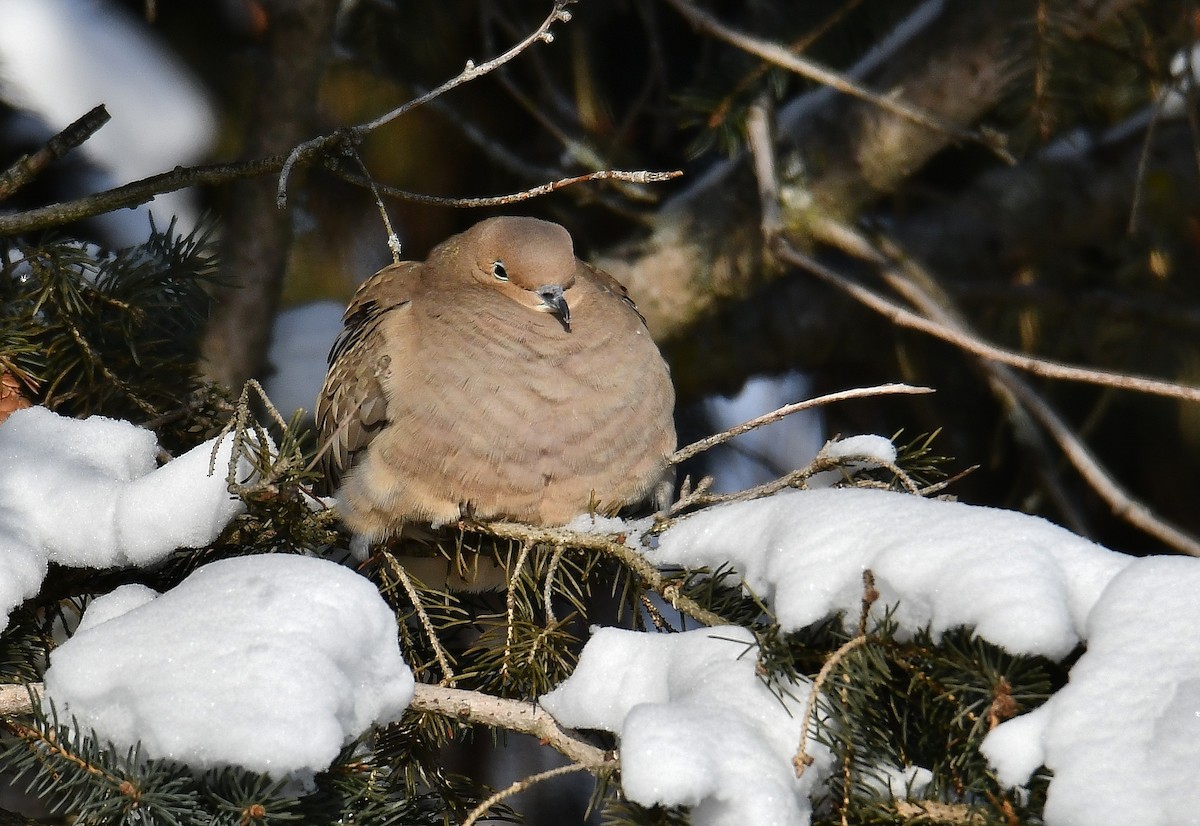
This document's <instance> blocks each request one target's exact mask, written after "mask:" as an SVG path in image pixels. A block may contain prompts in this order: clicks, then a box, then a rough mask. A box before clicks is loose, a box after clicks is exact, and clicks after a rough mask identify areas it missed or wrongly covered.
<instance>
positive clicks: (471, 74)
mask: <svg viewBox="0 0 1200 826" xmlns="http://www.w3.org/2000/svg"><path fill="white" fill-rule="evenodd" d="M573 2H574V0H555V2H554V8H553V9H552V10H551V12H550V14H549V15H548V16H547V17H546V19H545V20H543V21H542V23H541V25H540V26H538V27H537V28H536V29H535V30H534V31H533V32H532V33H531V34H529V35H528V36H527V37H525V38H524V39H523V40H521V42H519V43H517V45H515V46H513V47H512V48H511V49H509V50H508V51H506V52H504V53H503V54H501V55H499V56H497V57H494V58H492V59H491V60H488V61H486V62H485V63H481V64H479V65H478V66H476V65H475V64H474V63H473V62H472V61H469V60H468V61H467V65H466V67H465V68H464V69H463V70H462V71H461V72H459V73H458V74H457V75H455V76H454V77H452V78H451V79H450V80H447V81H446V82H445V83H443V84H442V85H440V86H438V87H436V88H434V89H430V90H429V91H428V92H426V93H425V94H423V95H418V96H417V97H415V98H413V99H412V100H410V101H408V102H407V103H404V104H402V105H401V106H398V107H396V108H395V109H393V110H391V111H390V112H385V113H384V114H382V115H380V116H379V117H377V118H375V119H374V120H370V121H367V122H366V123H360V124H358V125H357V126H351V127H348V128H345V129H339V130H338V131H337V132H334V133H332V134H329V135H322V136H320V137H318V138H313V139H312V140H309V141H305V142H304V143H302V144H300V145H299V146H297V147H296V148H295V149H293V150H292V151H291V153H289V154H288V156H287V160H285V161H284V163H283V167H282V169H280V171H279V186H278V187H277V189H276V196H275V197H276V203H277V205H278V206H279V208H280V209H282V208H284V207H285V206H287V184H288V178H289V177H290V176H291V174H292V170H293V169H294V168H295V167H296V165H297V164H300V163H305V162H307V161H309V160H310V159H311V158H312V157H313V156H314V155H316V154H317V153H318V152H320V151H322V150H324V149H326V148H327V147H329V146H331V145H332V144H334V143H337V142H340V141H346V142H348V143H350V144H351V145H354V144H357V143H358V142H359V141H361V140H362V139H363V138H364V137H365V136H366V135H368V134H370V133H371V132H373V131H375V130H376V129H378V128H379V127H381V126H383V125H385V124H387V123H391V122H392V121H393V120H395V119H396V118H398V117H400V116H401V115H404V114H406V113H408V112H410V111H412V110H413V109H415V108H417V107H418V106H421V105H422V104H424V103H428V102H429V101H430V100H433V99H434V98H436V97H440V96H441V95H444V94H445V93H446V92H449V91H450V90H451V89H454V88H455V87H457V86H461V85H463V84H464V83H470V82H471V81H473V80H476V79H477V78H480V77H483V76H484V75H486V74H487V73H489V72H492V71H495V70H496V69H498V68H500V67H501V66H503V65H504V64H505V63H507V62H508V61H510V60H512V59H513V58H514V57H516V56H517V55H519V54H520V53H521V52H523V51H525V50H526V49H528V48H529V47H530V46H532V45H533V44H534V43H538V42H543V43H550V42H551V41H553V40H554V35H553V34H551V32H550V27H551V26H552V25H553V24H555V23H558V22H563V23H566V22H568V21H569V20H570V19H571V13H570V12H569V11H567V6H569V5H571V4H572V3H573Z"/></svg>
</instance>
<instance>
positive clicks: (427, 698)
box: [0, 683, 617, 772]
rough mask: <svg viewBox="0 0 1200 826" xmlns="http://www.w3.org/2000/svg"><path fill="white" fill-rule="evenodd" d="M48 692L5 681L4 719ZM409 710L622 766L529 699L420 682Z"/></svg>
mask: <svg viewBox="0 0 1200 826" xmlns="http://www.w3.org/2000/svg"><path fill="white" fill-rule="evenodd" d="M44 692H45V688H44V686H43V685H42V683H29V684H27V685H0V717H11V716H14V715H18V714H29V713H30V712H32V711H33V703H32V702H31V701H30V694H32V695H33V696H34V697H37V698H41V697H42V695H43V694H44ZM409 708H410V709H412V710H413V711H423V712H427V713H429V714H437V715H439V716H441V717H446V718H448V719H451V720H457V721H459V722H466V723H479V724H481V725H485V726H492V727H494V728H502V729H505V730H507V731H516V732H520V733H522V734H531V735H533V736H534V737H536V738H538V740H540V741H541V742H543V743H545V744H546V745H548V746H550V747H551V748H553V749H554V750H555V751H557V752H558V753H559V754H561V755H563V756H564V757H566V758H567V759H569V760H571V761H573V762H575V763H577V764H579V765H580V766H582V767H583V768H585V769H587V770H588V771H591V772H601V771H612V770H613V769H615V768H616V767H617V758H616V755H614V754H612V753H610V752H606V751H604V750H602V749H599V748H597V747H595V746H593V745H591V744H590V743H587V742H585V741H583V740H581V739H579V738H577V737H575V736H573V735H572V734H571V733H569V732H568V731H566V730H564V729H563V728H562V727H561V726H559V725H558V723H556V722H555V721H554V718H553V717H551V716H550V714H549V713H548V712H547V711H545V710H544V709H542V708H541V707H540V706H538V705H537V704H535V703H530V702H529V701H528V700H508V699H504V698H502V697H493V696H492V695H490V694H481V693H480V692H477V691H465V690H463V689H459V688H448V687H446V686H440V685H428V684H426V683H417V685H416V688H415V691H414V693H413V699H412V702H411V703H410V704H409Z"/></svg>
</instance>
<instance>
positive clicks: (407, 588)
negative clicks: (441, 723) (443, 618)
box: [382, 550, 457, 685]
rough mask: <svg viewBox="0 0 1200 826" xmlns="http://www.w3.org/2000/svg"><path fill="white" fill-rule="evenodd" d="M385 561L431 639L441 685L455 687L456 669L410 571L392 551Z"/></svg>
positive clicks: (388, 553)
mask: <svg viewBox="0 0 1200 826" xmlns="http://www.w3.org/2000/svg"><path fill="white" fill-rule="evenodd" d="M382 555H383V559H384V561H385V562H386V563H387V566H388V568H389V569H390V570H391V572H392V573H393V574H394V575H395V577H396V579H398V580H400V585H401V587H403V588H404V593H406V594H407V595H408V600H409V602H411V603H412V606H413V610H414V611H416V614H417V621H418V622H420V623H421V628H422V629H423V630H424V631H425V635H426V636H427V637H429V644H430V645H431V646H433V654H434V656H435V657H437V661H438V667H439V668H441V669H442V680H441V685H453V684H454V681H455V680H456V679H457V678H456V677H455V676H454V669H453V668H451V667H450V657H449V655H447V654H446V650H445V649H444V648H443V647H442V643H441V641H440V640H439V639H438V635H437V631H436V630H435V629H434V627H433V622H432V621H431V620H430V619H429V614H427V613H425V606H424V605H423V604H422V603H421V596H420V594H418V593H417V589H416V586H414V585H413V583H412V578H411V577H409V575H408V571H406V570H404V566H403V565H401V564H400V561H399V560H398V559H396V557H395V556H394V555H393V554H392V552H391V551H388V550H384V551H382Z"/></svg>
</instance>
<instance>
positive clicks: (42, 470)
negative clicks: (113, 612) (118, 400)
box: [0, 407, 251, 617]
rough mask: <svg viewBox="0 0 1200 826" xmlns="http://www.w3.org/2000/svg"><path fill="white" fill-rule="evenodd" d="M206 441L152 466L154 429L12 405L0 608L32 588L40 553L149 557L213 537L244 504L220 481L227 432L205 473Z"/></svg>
mask: <svg viewBox="0 0 1200 826" xmlns="http://www.w3.org/2000/svg"><path fill="white" fill-rule="evenodd" d="M214 443H215V440H210V441H208V442H205V443H204V444H202V445H200V446H198V447H196V448H193V449H192V450H191V451H189V452H187V453H185V454H184V455H183V456H180V457H179V458H177V459H174V460H172V461H171V462H168V463H167V464H166V465H164V466H162V467H157V460H156V457H157V455H158V443H157V440H156V438H155V436H154V434H153V433H152V432H151V431H149V430H145V429H143V428H140V427H137V426H135V425H133V424H130V423H129V422H123V421H117V420H114V419H107V418H104V417H101V416H93V417H91V418H89V419H85V420H82V421H81V420H76V419H69V418H65V417H62V416H58V415H56V414H54V413H52V412H51V411H49V410H47V409H45V408H43V407H30V408H27V409H25V410H18V411H16V412H15V413H13V414H12V416H10V417H9V418H8V420H7V421H6V422H5V423H4V424H3V425H2V426H0V613H2V614H3V616H5V617H7V616H8V614H9V613H10V612H11V611H12V609H13V608H15V607H16V606H17V605H19V604H20V603H21V602H22V601H23V600H25V599H28V598H29V597H32V596H34V595H35V594H36V593H37V591H38V588H39V587H40V585H41V581H42V578H43V577H44V576H45V574H46V566H47V563H48V562H55V563H58V564H60V565H68V566H73V567H86V568H107V567H113V566H126V565H148V564H151V563H153V562H157V561H158V560H160V559H162V558H163V557H165V556H166V555H167V554H169V553H170V552H172V551H174V550H176V549H177V548H185V547H187V548H196V547H202V546H204V545H207V544H208V543H210V542H212V541H213V540H214V539H216V538H217V536H218V535H219V534H220V532H221V531H222V530H223V529H224V527H225V525H227V524H228V523H229V521H230V520H231V519H233V517H234V516H236V515H237V514H238V513H240V512H241V511H242V509H243V507H244V506H243V503H242V501H241V500H240V499H239V498H237V497H236V496H234V495H232V494H230V493H229V491H228V489H227V486H226V480H225V476H226V468H227V466H228V463H229V454H230V450H232V439H228V438H227V439H225V440H224V441H223V442H222V444H221V446H220V449H219V450H218V451H217V459H216V471H215V472H214V473H213V474H212V475H211V476H210V475H209V473H208V468H209V461H210V459H211V456H212V453H213V445H214ZM250 472H251V468H250V466H249V464H248V463H246V462H245V461H244V460H243V461H241V462H240V465H239V476H240V478H241V479H245V478H246V477H247V475H248V474H249V473H250Z"/></svg>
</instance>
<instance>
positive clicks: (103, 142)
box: [0, 0, 217, 246]
mask: <svg viewBox="0 0 1200 826" xmlns="http://www.w3.org/2000/svg"><path fill="white" fill-rule="evenodd" d="M0 64H2V65H3V67H4V71H3V72H2V73H0V82H2V86H0V95H2V96H3V97H4V98H5V99H6V100H8V101H10V102H11V103H14V104H15V105H17V106H20V107H23V108H25V109H27V110H29V111H31V112H33V113H35V114H36V115H37V116H38V117H40V118H41V119H42V120H43V121H45V123H46V124H47V125H48V126H49V127H50V128H51V130H53V131H54V132H57V131H59V130H61V129H63V128H65V127H66V126H67V125H68V124H70V123H71V122H72V121H74V120H76V119H77V118H79V117H81V116H82V115H83V114H85V113H86V112H87V111H88V110H90V109H91V108H92V107H94V106H96V105H97V104H100V103H103V104H105V106H106V107H107V109H108V112H109V114H110V115H112V120H110V121H109V122H108V123H106V124H105V125H104V126H103V128H101V129H100V130H99V131H98V132H96V134H94V135H93V136H92V137H91V138H89V139H88V141H87V142H86V143H85V144H84V145H83V146H82V147H81V149H80V151H82V152H84V153H85V154H86V155H88V156H90V157H91V158H92V159H94V160H95V161H97V162H98V163H99V164H100V165H101V166H102V167H104V168H105V169H107V170H109V171H111V174H112V177H113V178H114V179H115V180H108V181H102V182H97V184H98V185H99V186H112V185H114V184H117V183H126V182H128V181H131V180H135V179H138V178H143V177H146V176H148V175H153V174H156V173H159V172H166V171H167V170H169V169H171V168H172V167H174V166H176V165H181V164H182V165H188V164H192V163H195V162H197V161H199V160H201V159H202V158H203V157H204V155H206V154H207V152H208V151H209V149H210V148H211V146H212V145H213V143H214V142H215V139H216V131H217V124H216V117H215V115H214V113H213V109H212V104H211V103H210V101H209V99H208V95H207V93H206V92H205V91H204V90H203V89H202V88H201V87H200V84H199V83H198V81H196V80H195V78H194V77H193V76H192V75H191V73H190V72H189V71H188V70H187V69H186V67H184V66H183V65H182V64H181V63H180V62H179V60H178V59H177V58H175V57H174V55H172V54H171V53H170V52H169V51H168V50H167V49H165V48H164V47H163V46H161V45H160V44H159V43H158V42H157V41H156V40H155V37H154V33H153V31H152V30H149V29H148V28H147V27H146V25H145V24H144V23H142V22H141V21H139V20H137V19H136V18H135V17H132V16H131V15H129V14H128V13H127V12H126V11H125V10H124V9H123V8H120V7H119V6H117V5H116V4H113V3H111V2H107V0H0ZM47 137H49V136H47ZM151 213H152V214H154V215H155V217H156V220H157V223H158V226H159V227H165V226H166V225H167V223H168V221H169V219H170V218H171V216H172V215H179V216H181V223H180V225H179V227H178V228H179V229H180V230H182V231H183V232H187V231H188V230H189V229H190V228H191V227H192V226H193V225H194V224H195V222H196V219H197V216H198V211H197V209H196V207H195V205H194V198H193V197H192V196H190V195H188V194H186V193H179V192H176V193H167V194H164V195H159V196H158V197H157V198H155V199H154V202H153V207H149V206H141V207H137V208H134V209H133V210H128V211H121V212H114V213H112V214H111V215H107V216H103V217H102V218H100V219H98V220H99V221H100V222H101V223H102V224H103V225H104V226H105V228H106V229H107V230H108V232H109V233H110V235H111V236H112V241H113V243H115V244H116V245H117V246H131V245H134V244H138V243H141V242H143V241H145V240H146V234H147V232H148V231H149V223H148V221H147V218H146V216H147V215H148V214H151Z"/></svg>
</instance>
